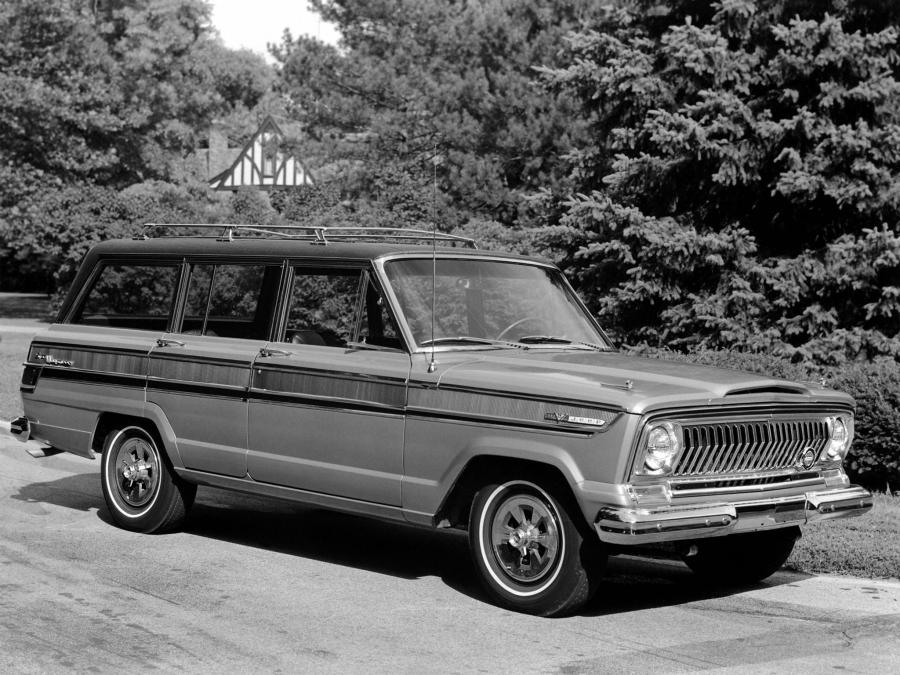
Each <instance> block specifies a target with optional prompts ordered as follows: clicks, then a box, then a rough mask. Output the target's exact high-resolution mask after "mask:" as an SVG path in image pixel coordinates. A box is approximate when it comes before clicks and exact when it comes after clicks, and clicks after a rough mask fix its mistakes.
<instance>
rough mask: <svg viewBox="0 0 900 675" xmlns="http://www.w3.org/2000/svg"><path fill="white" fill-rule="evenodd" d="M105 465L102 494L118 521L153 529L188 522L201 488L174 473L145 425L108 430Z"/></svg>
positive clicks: (129, 526)
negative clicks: (188, 513) (198, 488)
mask: <svg viewBox="0 0 900 675" xmlns="http://www.w3.org/2000/svg"><path fill="white" fill-rule="evenodd" d="M102 463H103V466H102V470H101V484H102V487H103V498H104V499H105V500H106V505H107V507H108V508H109V512H110V514H111V515H112V518H113V520H114V521H115V523H116V524H117V525H119V526H120V527H123V528H125V529H128V530H136V531H139V532H148V533H149V532H165V531H167V530H173V529H176V528H177V527H179V526H180V525H181V523H182V522H183V521H184V518H185V516H186V515H187V512H188V509H190V507H191V505H192V504H193V502H194V496H195V494H196V492H197V486H196V485H191V484H189V483H185V482H184V481H182V480H180V479H179V478H178V477H177V476H176V475H175V474H174V472H173V471H172V469H171V468H170V467H169V465H168V463H167V461H166V458H165V457H164V456H163V455H162V453H161V452H160V451H159V447H158V446H157V443H156V441H155V440H154V438H153V435H152V434H151V433H149V432H148V431H147V430H146V429H144V428H143V427H138V426H130V427H125V428H123V429H118V430H115V431H112V432H110V433H109V435H108V436H107V437H106V441H105V442H104V444H103V458H102Z"/></svg>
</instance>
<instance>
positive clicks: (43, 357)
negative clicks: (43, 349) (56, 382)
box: [34, 354, 75, 368]
mask: <svg viewBox="0 0 900 675" xmlns="http://www.w3.org/2000/svg"><path fill="white" fill-rule="evenodd" d="M34 358H35V359H37V360H38V361H43V362H44V363H46V364H47V365H48V366H65V367H66V368H71V367H72V366H74V365H75V362H74V361H63V360H62V359H58V358H56V357H55V356H53V354H35V355H34Z"/></svg>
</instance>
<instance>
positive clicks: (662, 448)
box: [640, 422, 681, 475]
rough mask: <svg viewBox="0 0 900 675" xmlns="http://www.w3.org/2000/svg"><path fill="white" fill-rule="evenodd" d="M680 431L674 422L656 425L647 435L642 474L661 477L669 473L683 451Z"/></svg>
mask: <svg viewBox="0 0 900 675" xmlns="http://www.w3.org/2000/svg"><path fill="white" fill-rule="evenodd" d="M679 437H680V429H679V428H678V427H677V426H676V425H675V424H673V423H672V422H662V423H660V424H657V425H654V426H652V427H651V428H650V431H649V432H648V433H647V436H646V438H647V440H646V444H645V446H644V461H643V465H642V467H641V469H640V473H643V474H648V475H659V474H664V473H669V472H670V471H671V470H672V467H673V466H674V464H675V458H676V457H677V456H678V453H679V451H680V450H681V441H680V438H679Z"/></svg>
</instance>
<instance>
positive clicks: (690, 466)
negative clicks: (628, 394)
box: [632, 412, 835, 482]
mask: <svg viewBox="0 0 900 675" xmlns="http://www.w3.org/2000/svg"><path fill="white" fill-rule="evenodd" d="M834 414H835V413H824V412H823V413H819V414H810V413H808V412H804V413H795V414H793V415H766V416H764V417H758V416H752V417H751V416H747V417H743V416H734V417H731V416H729V417H721V418H717V417H712V416H703V417H699V418H681V417H668V418H659V417H657V418H656V419H657V420H660V419H668V420H671V421H673V422H675V423H676V425H677V426H678V427H679V428H680V440H681V443H682V448H681V451H680V453H679V455H678V457H677V458H676V460H675V464H674V466H673V468H672V471H671V472H669V473H666V474H665V476H656V477H655V480H654V479H653V478H651V477H649V476H647V477H644V476H641V475H639V474H638V473H637V470H638V466H637V465H635V467H634V468H633V471H632V477H633V479H639V480H640V482H645V481H647V482H657V481H658V480H659V479H660V478H664V479H665V480H668V481H689V482H693V481H696V480H702V479H705V478H707V479H709V478H712V479H715V480H719V479H721V478H723V477H731V478H734V479H737V480H739V481H741V482H743V480H742V479H749V478H751V477H754V478H757V477H767V478H769V479H771V480H773V482H781V481H780V480H779V479H778V478H776V476H786V475H789V474H794V473H797V472H806V471H809V470H810V469H811V468H812V470H813V471H815V470H816V467H815V466H813V467H810V465H809V463H808V462H807V464H806V466H804V465H803V463H802V462H801V457H802V456H803V454H804V453H806V452H807V451H809V450H811V451H812V453H813V456H814V457H815V463H816V465H817V463H818V458H819V457H820V455H821V452H822V451H823V450H824V449H825V447H826V446H827V444H828V441H829V437H830V432H829V426H828V421H827V418H828V416H829V415H834ZM656 423H658V422H654V424H656ZM648 428H649V426H644V431H643V432H642V433H641V434H640V441H639V444H638V453H637V456H636V458H635V459H636V461H641V460H640V456H641V454H640V453H641V450H640V448H641V447H643V444H644V443H645V439H646V434H647V430H648Z"/></svg>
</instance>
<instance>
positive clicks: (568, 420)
mask: <svg viewBox="0 0 900 675" xmlns="http://www.w3.org/2000/svg"><path fill="white" fill-rule="evenodd" d="M544 419H545V420H549V421H551V422H556V423H557V424H578V425H583V426H589V427H602V426H604V425H605V424H606V422H605V421H604V420H598V419H597V418H595V417H575V416H574V415H567V414H565V413H547V414H546V415H544Z"/></svg>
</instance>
